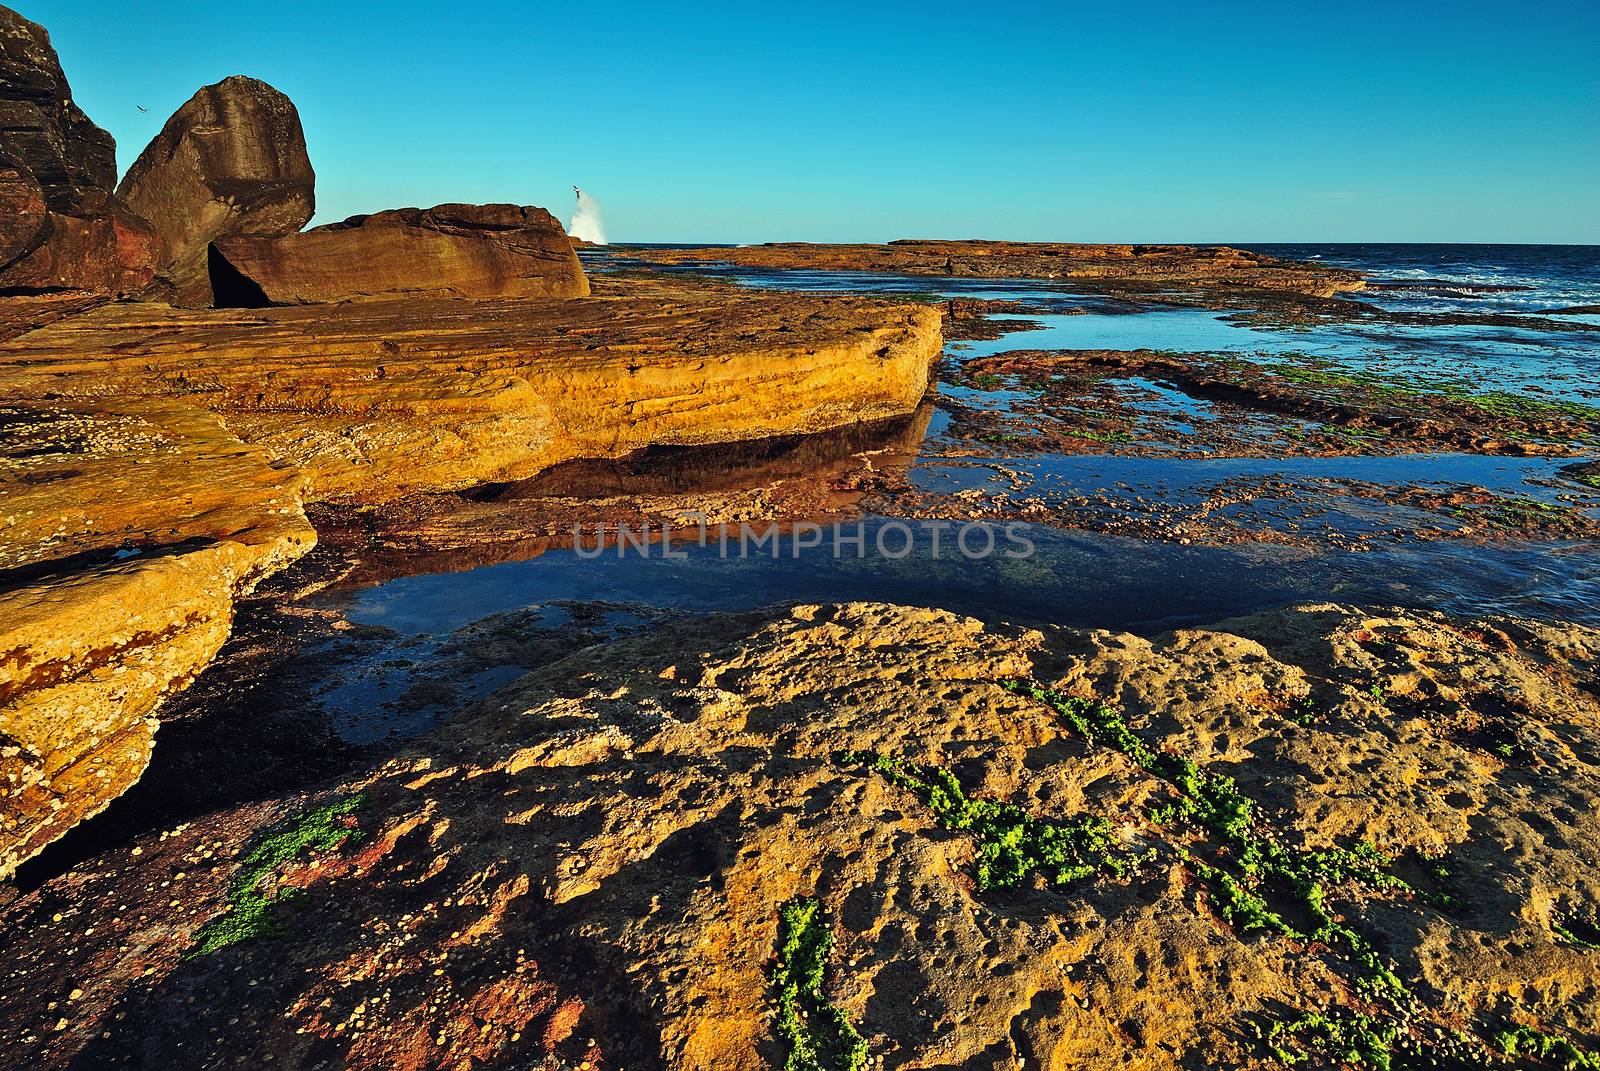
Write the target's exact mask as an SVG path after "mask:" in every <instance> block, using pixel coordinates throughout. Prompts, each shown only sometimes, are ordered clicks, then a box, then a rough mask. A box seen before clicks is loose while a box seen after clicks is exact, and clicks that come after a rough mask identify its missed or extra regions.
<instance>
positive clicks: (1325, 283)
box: [630, 240, 1365, 297]
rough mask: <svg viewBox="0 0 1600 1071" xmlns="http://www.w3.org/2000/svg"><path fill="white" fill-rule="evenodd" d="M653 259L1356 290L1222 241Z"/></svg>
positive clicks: (681, 254) (714, 253)
mask: <svg viewBox="0 0 1600 1071" xmlns="http://www.w3.org/2000/svg"><path fill="white" fill-rule="evenodd" d="M630 256H636V257H637V258H638V259H641V260H647V261H653V262H655V263H660V264H692V263H703V262H710V261H721V262H725V263H730V264H739V265H744V266H747V267H755V268H800V269H805V268H810V269H819V268H820V269H825V270H831V271H871V272H898V273H902V274H907V275H958V276H980V277H987V278H1011V279H1094V280H1096V281H1097V283H1100V284H1102V285H1107V284H1116V283H1118V282H1122V283H1128V284H1136V285H1140V286H1161V285H1172V284H1177V285H1195V286H1204V287H1217V288H1242V289H1256V290H1282V291H1291V292H1295V293H1303V294H1313V295H1317V296H1321V297H1329V296H1331V295H1333V294H1336V293H1339V292H1340V291H1345V290H1359V289H1361V288H1362V287H1363V286H1364V285H1365V283H1364V281H1363V280H1362V277H1361V275H1360V273H1358V272H1354V271H1347V270H1345V269H1342V268H1328V267H1322V266H1319V265H1311V264H1304V263H1299V262H1296V261H1291V260H1281V259H1279V258H1277V257H1270V256H1267V255H1265V254H1263V253H1253V252H1250V251H1248V250H1244V249H1233V248H1230V247H1228V246H1190V245H1103V244H1102V245H1090V244H1083V243H1072V242H976V241H962V242H948V241H921V240H906V241H899V242H890V243H888V244H887V245H812V244H809V243H805V242H775V243H771V244H768V245H747V246H739V247H738V248H736V249H646V250H638V251H630Z"/></svg>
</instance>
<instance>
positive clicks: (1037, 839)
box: [837, 752, 1150, 891]
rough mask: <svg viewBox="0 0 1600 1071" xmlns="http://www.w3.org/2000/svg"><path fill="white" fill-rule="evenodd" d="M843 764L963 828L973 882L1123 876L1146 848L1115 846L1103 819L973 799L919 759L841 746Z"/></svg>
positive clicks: (995, 885)
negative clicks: (969, 843) (970, 848)
mask: <svg viewBox="0 0 1600 1071" xmlns="http://www.w3.org/2000/svg"><path fill="white" fill-rule="evenodd" d="M837 761H838V762H839V763H840V765H843V766H861V765H865V766H867V767H868V768H869V769H872V770H876V771H877V772H878V773H880V774H882V775H883V776H884V777H885V778H886V779H887V780H888V781H889V782H890V783H891V784H894V785H896V786H898V787H900V788H904V789H908V790H909V791H911V792H912V793H914V794H915V795H916V796H917V797H918V798H919V799H921V800H922V802H923V803H925V804H926V805H927V807H928V809H929V810H931V811H932V812H933V815H934V818H935V820H937V821H938V823H939V825H940V826H942V827H943V828H945V829H949V830H956V831H959V832H963V833H967V834H969V835H970V836H971V837H972V840H973V844H974V845H975V850H976V854H977V859H976V861H975V862H974V864H973V876H974V878H975V879H976V881H977V885H978V888H979V889H980V890H983V891H987V890H989V889H1009V888H1014V887H1016V886H1018V885H1020V884H1021V883H1022V882H1023V881H1024V880H1025V879H1026V878H1028V877H1029V876H1030V875H1033V874H1039V875H1041V876H1042V877H1043V878H1044V879H1045V881H1047V882H1049V883H1050V884H1052V885H1066V884H1069V883H1071V882H1075V881H1081V880H1083V879H1085V878H1090V877H1094V876H1095V875H1097V874H1102V873H1107V874H1111V875H1113V876H1114V877H1118V878H1121V877H1126V876H1128V875H1129V874H1130V873H1131V872H1132V871H1133V869H1134V867H1135V866H1136V865H1137V864H1138V863H1139V862H1141V861H1143V860H1145V859H1148V858H1149V857H1150V853H1149V852H1148V851H1146V852H1130V851H1126V850H1124V849H1122V848H1120V847H1119V846H1118V843H1117V838H1116V832H1115V830H1114V828H1113V827H1112V825H1111V823H1110V822H1109V821H1107V820H1106V819H1104V818H1100V817H1095V816H1084V817H1079V818H1074V819H1071V820H1068V821H1057V820H1055V819H1050V818H1037V817H1035V816H1033V815H1030V814H1028V813H1027V812H1026V811H1025V810H1023V809H1022V808H1021V807H1018V806H1017V805H1015V804H1012V803H1001V802H997V801H994V800H983V799H973V798H972V797H970V796H968V795H967V793H966V792H965V790H963V789H962V787H961V783H960V782H959V781H957V780H956V778H955V775H954V774H952V773H950V771H948V770H946V769H943V768H941V767H938V766H934V765H931V764H926V763H909V764H908V763H902V762H899V761H897V760H895V759H891V758H887V757H885V756H882V755H875V754H871V753H866V752H843V753H841V754H840V755H838V756H837Z"/></svg>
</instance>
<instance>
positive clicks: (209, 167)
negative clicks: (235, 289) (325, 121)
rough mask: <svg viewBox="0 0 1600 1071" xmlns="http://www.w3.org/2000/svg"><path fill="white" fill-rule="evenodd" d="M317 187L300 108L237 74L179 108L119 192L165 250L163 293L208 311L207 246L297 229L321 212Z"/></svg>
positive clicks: (270, 89)
mask: <svg viewBox="0 0 1600 1071" xmlns="http://www.w3.org/2000/svg"><path fill="white" fill-rule="evenodd" d="M315 181H316V175H315V173H314V172H313V171H312V170H311V159H310V157H309V156H308V155H307V154H306V140H305V133H304V132H303V131H302V130H301V127H300V113H299V112H297V111H296V110H295V106H294V104H293V103H292V102H291V101H290V100H289V98H288V97H286V96H284V95H283V94H282V93H280V92H278V90H276V89H274V88H272V87H271V86H269V85H267V84H266V83H265V82H262V81H259V80H257V79H254V78H245V77H241V76H237V75H236V76H234V77H232V78H226V79H224V80H222V81H221V82H218V83H217V84H216V85H210V86H206V87H205V88H203V89H201V90H200V91H199V92H198V93H196V94H195V95H194V96H193V97H190V98H189V100H188V102H187V103H185V104H184V105H183V107H181V108H179V109H178V110H177V111H176V112H174V113H173V115H172V118H170V119H168V120H167V123H166V125H165V126H164V127H162V128H161V133H159V134H157V135H156V136H155V138H154V140H152V141H151V142H150V144H149V145H147V146H146V147H145V150H144V152H142V153H140V154H139V158H138V159H137V160H135V161H134V163H133V166H132V167H130V168H129V169H128V173H127V175H125V176H124V177H123V179H122V184H121V186H119V187H118V190H117V192H118V194H119V195H120V196H121V197H122V199H123V200H124V201H125V202H126V203H127V205H128V206H129V207H130V208H132V209H133V210H134V211H135V212H137V213H139V214H140V215H142V216H144V217H145V218H146V219H148V220H150V222H151V224H152V225H153V226H154V227H155V230H156V233H157V234H158V235H159V236H160V238H161V240H162V243H163V244H164V247H165V253H164V256H163V259H162V262H161V270H160V273H159V276H158V283H159V285H160V289H159V291H158V293H160V294H161V296H164V297H167V298H169V299H170V300H172V301H173V302H174V303H175V304H183V305H209V304H210V303H211V290H210V284H209V282H208V280H207V275H206V247H207V246H208V245H209V244H210V243H211V242H212V241H213V240H214V239H216V238H221V237H224V236H227V235H236V234H251V235H271V236H278V235H285V234H293V233H294V232H296V231H298V230H299V229H300V228H301V227H303V226H305V225H306V223H307V222H308V221H309V220H310V219H311V215H312V212H313V211H314V209H315V195H314V192H313V187H314V184H315Z"/></svg>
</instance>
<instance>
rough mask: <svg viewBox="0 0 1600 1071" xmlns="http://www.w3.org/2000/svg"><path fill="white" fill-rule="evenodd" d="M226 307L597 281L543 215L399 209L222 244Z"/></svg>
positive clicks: (543, 293) (552, 289) (219, 273)
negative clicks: (278, 235)
mask: <svg viewBox="0 0 1600 1071" xmlns="http://www.w3.org/2000/svg"><path fill="white" fill-rule="evenodd" d="M210 256H211V259H210V272H211V287H212V291H213V293H214V294H215V296H216V304H217V305H219V306H244V307H259V306H263V305H296V304H307V303H311V302H319V301H340V300H343V299H346V298H353V297H366V296H371V295H374V294H394V293H417V294H432V295H435V296H439V295H444V296H450V297H465V298H572V297H585V296H587V295H588V293H589V281H588V279H587V278H585V276H584V274H583V268H582V266H581V265H579V263H578V256H577V254H576V253H575V252H573V248H572V244H571V243H570V242H569V241H567V236H566V232H565V231H563V230H562V228H561V224H560V222H559V221H557V219H556V218H555V217H554V216H552V215H551V214H550V213H549V212H546V211H545V210H544V209H542V208H534V207H531V206H518V205H505V204H497V205H457V204H451V205H437V206H435V207H433V208H428V209H417V208H399V209H393V210H390V211H387V212H378V213H376V214H374V215H370V216H353V217H351V218H350V219H347V220H345V221H344V222H343V223H332V224H329V225H328V226H326V227H317V228H315V229H313V230H309V231H306V232H305V233H303V234H296V235H291V236H289V237H287V238H220V239H218V240H217V241H216V242H215V243H213V245H212V247H211V255H210Z"/></svg>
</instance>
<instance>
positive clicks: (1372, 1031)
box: [1265, 1012, 1399, 1071]
mask: <svg viewBox="0 0 1600 1071" xmlns="http://www.w3.org/2000/svg"><path fill="white" fill-rule="evenodd" d="M1398 1038H1399V1029H1398V1028H1397V1027H1396V1026H1395V1025H1394V1024H1393V1023H1389V1022H1385V1021H1383V1020H1379V1019H1374V1018H1372V1017H1370V1016H1366V1015H1361V1014H1357V1013H1345V1014H1338V1013H1336V1014H1332V1015H1330V1014H1326V1013H1324V1012H1307V1013H1305V1014H1303V1015H1298V1016H1295V1017H1294V1018H1293V1019H1279V1020H1276V1021H1274V1022H1273V1023H1272V1025H1271V1026H1270V1027H1268V1029H1267V1032H1266V1037H1265V1041H1266V1043H1267V1049H1268V1050H1269V1051H1270V1052H1271V1053H1272V1055H1274V1056H1276V1057H1277V1058H1278V1060H1279V1061H1280V1062H1282V1063H1284V1064H1288V1065H1289V1066H1291V1067H1293V1066H1296V1065H1299V1064H1304V1063H1308V1062H1311V1061H1313V1060H1315V1066H1317V1067H1325V1066H1328V1065H1329V1064H1345V1065H1348V1066H1350V1067H1370V1068H1374V1069H1375V1071H1389V1069H1390V1068H1391V1067H1393V1066H1394V1051H1395V1047H1396V1042H1397V1041H1398Z"/></svg>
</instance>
